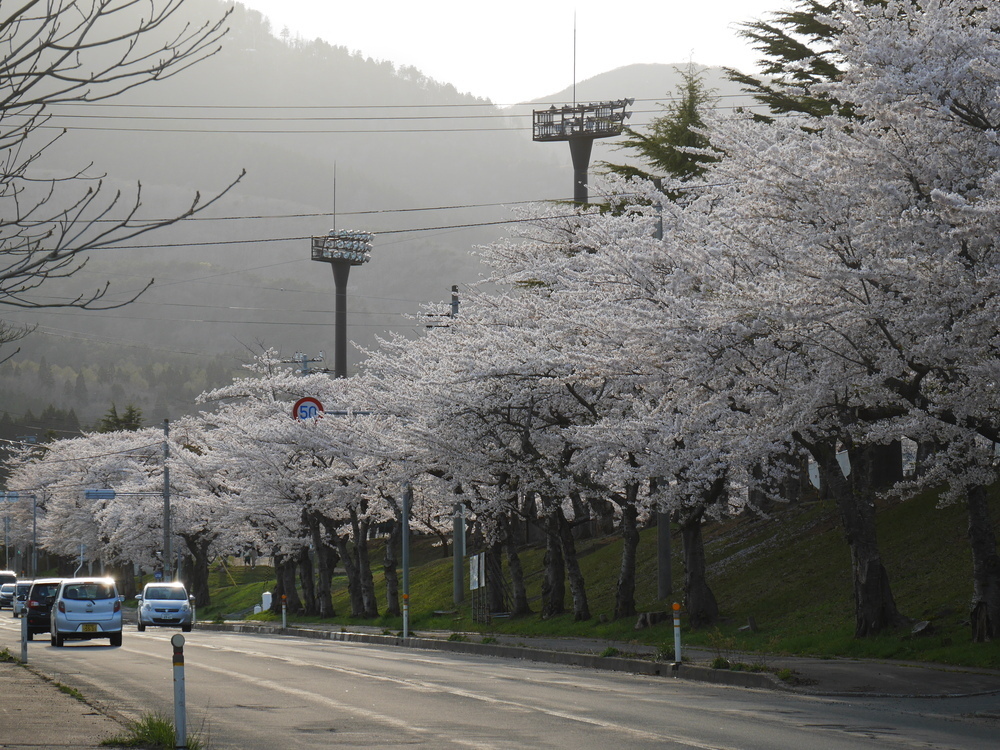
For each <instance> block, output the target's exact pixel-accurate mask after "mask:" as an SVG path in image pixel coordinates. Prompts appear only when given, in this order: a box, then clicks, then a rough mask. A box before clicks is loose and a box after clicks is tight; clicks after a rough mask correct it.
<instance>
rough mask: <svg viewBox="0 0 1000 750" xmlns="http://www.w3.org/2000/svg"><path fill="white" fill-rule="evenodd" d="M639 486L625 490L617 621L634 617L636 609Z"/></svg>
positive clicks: (616, 596) (634, 485)
mask: <svg viewBox="0 0 1000 750" xmlns="http://www.w3.org/2000/svg"><path fill="white" fill-rule="evenodd" d="M638 496H639V485H637V484H630V485H629V486H628V487H627V488H626V489H625V502H624V503H623V504H622V506H621V509H620V510H621V515H622V522H621V532H622V561H621V566H620V568H619V570H618V588H617V590H616V591H615V619H616V620H618V619H620V618H622V617H634V616H635V614H636V609H635V560H636V553H637V551H638V548H639V527H638V525H637V519H638V517H639V511H638V508H636V500H637V499H638Z"/></svg>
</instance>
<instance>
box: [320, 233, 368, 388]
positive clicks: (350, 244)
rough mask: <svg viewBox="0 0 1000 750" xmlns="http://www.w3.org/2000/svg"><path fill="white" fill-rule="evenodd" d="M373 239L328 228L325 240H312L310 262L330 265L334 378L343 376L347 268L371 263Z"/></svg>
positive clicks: (344, 374)
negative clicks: (333, 289) (334, 292)
mask: <svg viewBox="0 0 1000 750" xmlns="http://www.w3.org/2000/svg"><path fill="white" fill-rule="evenodd" d="M374 238H375V235H374V234H372V233H371V232H358V231H354V230H341V231H337V230H335V229H331V230H330V232H329V233H328V234H327V235H326V236H325V237H313V238H312V259H313V260H318V261H320V262H322V263H329V264H330V266H331V267H332V268H333V283H334V284H335V285H336V287H337V299H336V305H335V307H334V310H335V312H336V332H335V333H336V337H335V341H334V347H333V361H334V365H333V372H334V375H335V376H336V377H338V378H346V377H347V277H348V275H349V274H350V272H351V266H360V265H361V264H363V263H367V262H368V261H369V260H371V251H372V240H373V239H374Z"/></svg>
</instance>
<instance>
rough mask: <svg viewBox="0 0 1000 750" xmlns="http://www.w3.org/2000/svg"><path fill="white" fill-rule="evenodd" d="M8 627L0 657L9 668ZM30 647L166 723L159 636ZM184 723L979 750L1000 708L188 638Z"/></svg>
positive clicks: (208, 732) (445, 741)
mask: <svg viewBox="0 0 1000 750" xmlns="http://www.w3.org/2000/svg"><path fill="white" fill-rule="evenodd" d="M18 625H19V623H18V621H16V620H13V619H9V618H0V647H4V646H6V647H7V648H8V649H9V650H10V651H11V653H13V654H18V653H19V649H20V645H19V641H18V637H19V630H18ZM175 632H177V631H173V630H166V629H150V630H147V631H146V632H145V633H137V632H135V631H134V630H127V631H126V633H125V637H124V642H123V645H122V647H121V648H111V647H110V646H108V645H106V643H107V642H106V641H94V642H90V643H88V642H80V643H75V642H70V643H69V644H68V645H67V646H65V647H64V648H61V649H56V648H52V647H51V646H50V645H49V644H48V640H47V639H43V640H36V641H34V642H32V643H31V644H29V663H30V664H31V665H32V666H33V667H34V668H36V669H38V670H39V671H41V672H43V673H44V674H47V675H50V676H51V677H52V678H53V679H55V680H57V681H58V682H60V683H62V684H64V685H68V686H71V687H74V688H77V689H78V690H80V691H81V692H82V693H84V695H86V696H87V697H88V699H90V700H93V701H95V702H97V703H99V704H101V705H103V706H106V707H108V708H109V709H111V710H112V711H114V712H116V713H118V714H120V715H122V716H124V717H126V718H138V717H140V716H143V715H145V714H148V713H151V712H159V713H161V714H163V715H165V716H168V717H172V716H173V667H172V662H171V654H172V649H171V646H170V636H171V635H173V634H174V633H175ZM185 637H186V645H185V649H184V655H185V662H186V664H185V686H186V698H187V709H188V716H187V725H188V728H189V731H192V732H197V733H198V734H199V735H200V736H201V737H202V739H203V740H205V741H207V743H208V745H209V747H210V748H212V750H265V749H266V750H273V749H274V748H279V747H280V748H284V749H286V750H299V749H302V750H305V749H307V748H333V747H366V748H372V747H378V748H403V747H406V748H413V747H433V748H497V749H506V748H518V750H521V749H523V748H574V749H578V750H590V749H594V750H608V748H609V747H611V748H628V749H631V748H636V749H640V748H700V749H703V750H704V749H707V748H713V749H718V750H728V749H732V750H737V749H738V750H755V749H756V748H761V749H763V748H768V749H769V750H770V749H773V748H795V749H796V750H798V749H800V748H810V750H825V749H829V750H842V749H843V750H846V749H848V748H850V749H852V750H854V749H856V748H880V749H885V748H976V749H977V750H978V749H979V748H984V747H992V746H995V742H996V736H997V729H998V726H997V723H996V722H995V721H994V720H988V719H977V718H976V717H975V715H976V713H977V712H978V711H981V710H983V708H984V707H985V706H986V705H987V704H994V703H995V702H996V696H990V697H981V698H965V699H947V700H945V699H933V700H928V699H905V698H857V699H846V698H830V697H822V696H805V695H794V694H789V693H783V692H775V691H766V690H746V689H740V688H724V687H717V686H709V685H703V684H698V683H692V682H687V681H683V680H673V679H669V678H659V677H657V678H652V677H642V676H636V675H629V674H619V673H609V672H599V671H595V670H589V669H582V668H573V667H559V666H553V665H549V664H540V663H533V662H522V661H507V660H500V659H494V658H489V657H478V656H468V655H460V654H452V653H444V652H435V651H423V650H421V651H415V650H410V649H404V648H393V647H379V646H369V645H362V644H354V643H343V642H329V641H317V640H312V639H299V638H293V637H285V636H255V635H247V634H235V633H222V632H208V631H198V630H195V631H194V632H192V633H188V634H185Z"/></svg>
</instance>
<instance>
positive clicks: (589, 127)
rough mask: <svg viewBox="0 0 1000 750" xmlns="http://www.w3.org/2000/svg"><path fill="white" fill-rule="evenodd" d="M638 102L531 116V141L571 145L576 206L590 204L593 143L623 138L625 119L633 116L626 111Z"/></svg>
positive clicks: (576, 107)
mask: <svg viewBox="0 0 1000 750" xmlns="http://www.w3.org/2000/svg"><path fill="white" fill-rule="evenodd" d="M634 103H635V99H617V100H615V101H608V102H591V103H590V104H572V105H569V104H567V105H566V106H564V107H562V108H561V109H556V107H555V105H552V106H551V107H549V108H548V109H536V110H534V111H533V112H532V129H531V140H533V141H569V152H570V156H572V158H573V202H574V203H579V204H584V203H586V202H587V169H588V167H589V165H590V153H591V151H592V150H593V147H594V139H596V138H609V137H611V136H616V135H621V133H622V130H623V129H624V127H625V119H626V118H627V117H631V116H632V113H631V112H626V111H625V108H626V107H629V106H631V105H632V104H634Z"/></svg>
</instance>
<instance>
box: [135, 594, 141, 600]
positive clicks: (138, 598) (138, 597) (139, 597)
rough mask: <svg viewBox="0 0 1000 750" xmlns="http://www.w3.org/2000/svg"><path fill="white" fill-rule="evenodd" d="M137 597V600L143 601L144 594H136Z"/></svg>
mask: <svg viewBox="0 0 1000 750" xmlns="http://www.w3.org/2000/svg"><path fill="white" fill-rule="evenodd" d="M135 598H136V600H137V601H140V602H141V601H142V594H136V595H135Z"/></svg>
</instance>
